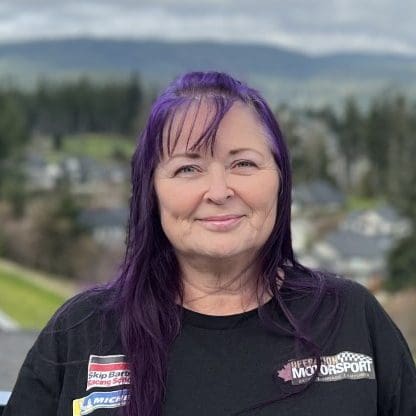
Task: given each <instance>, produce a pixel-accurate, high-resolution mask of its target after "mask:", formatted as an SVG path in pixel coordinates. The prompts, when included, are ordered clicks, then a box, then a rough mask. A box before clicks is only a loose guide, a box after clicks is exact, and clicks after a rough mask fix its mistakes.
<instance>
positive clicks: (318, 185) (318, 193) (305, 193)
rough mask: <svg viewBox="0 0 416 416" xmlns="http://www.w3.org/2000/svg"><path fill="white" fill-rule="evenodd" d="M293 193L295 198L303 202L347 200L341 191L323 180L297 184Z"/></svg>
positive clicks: (321, 202)
mask: <svg viewBox="0 0 416 416" xmlns="http://www.w3.org/2000/svg"><path fill="white" fill-rule="evenodd" d="M293 194H294V195H293V199H294V200H295V201H297V202H300V203H302V204H317V205H325V204H334V203H335V204H343V203H344V201H345V196H344V194H343V193H342V192H341V191H339V190H338V189H337V188H335V187H334V186H332V185H331V184H330V183H328V182H325V181H321V180H319V181H312V182H309V183H304V184H300V185H298V186H295V187H294V188H293Z"/></svg>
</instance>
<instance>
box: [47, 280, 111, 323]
mask: <svg viewBox="0 0 416 416" xmlns="http://www.w3.org/2000/svg"><path fill="white" fill-rule="evenodd" d="M112 295H113V291H112V289H108V288H105V287H97V288H93V289H89V290H86V291H84V292H81V293H78V294H77V295H75V296H73V297H71V298H70V299H68V300H67V301H66V302H65V303H64V304H63V305H62V306H61V307H59V308H58V310H57V311H56V312H55V313H54V315H53V316H52V317H51V319H50V320H49V322H48V324H47V325H46V327H45V330H48V329H51V330H59V331H61V330H64V331H65V330H70V329H72V328H75V327H77V326H79V325H82V324H86V323H88V322H90V324H91V322H92V325H94V322H97V320H98V319H101V318H102V317H103V316H105V315H108V313H107V310H108V307H107V304H108V301H109V300H110V299H111V298H112Z"/></svg>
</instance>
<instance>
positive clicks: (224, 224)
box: [198, 215, 244, 231]
mask: <svg viewBox="0 0 416 416" xmlns="http://www.w3.org/2000/svg"><path fill="white" fill-rule="evenodd" d="M243 217H244V215H218V216H213V217H206V218H201V219H199V220H198V222H199V223H200V224H201V225H202V226H203V227H205V228H206V229H208V230H211V231H228V230H231V229H232V228H234V227H235V226H236V225H237V224H238V223H239V222H240V221H241V219H242V218H243Z"/></svg>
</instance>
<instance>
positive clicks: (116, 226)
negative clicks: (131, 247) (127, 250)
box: [78, 207, 129, 247]
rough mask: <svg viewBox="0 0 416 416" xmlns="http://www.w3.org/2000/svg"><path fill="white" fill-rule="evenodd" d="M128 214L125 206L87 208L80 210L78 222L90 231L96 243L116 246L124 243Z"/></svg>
mask: <svg viewBox="0 0 416 416" xmlns="http://www.w3.org/2000/svg"><path fill="white" fill-rule="evenodd" d="M128 215H129V210H128V208H127V207H118V208H98V209H89V210H84V211H82V212H81V214H80V216H79V217H78V222H79V223H80V224H81V225H83V226H85V227H86V228H88V229H89V230H90V231H91V234H92V236H93V238H94V240H95V241H96V242H97V243H98V244H101V245H103V246H106V247H117V246H121V245H124V242H125V239H126V226H127V220H128Z"/></svg>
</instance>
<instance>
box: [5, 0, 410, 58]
mask: <svg viewBox="0 0 416 416" xmlns="http://www.w3.org/2000/svg"><path fill="white" fill-rule="evenodd" d="M415 18H416V1H414V0H400V1H397V0H396V1H395V0H285V1H282V0H117V1H115V0H81V1H80V0H75V1H71V0H67V1H64V0H61V1H59V0H58V1H57V0H0V42H8V41H21V40H33V39H39V38H54V39H55V38H63V37H79V36H92V37H104V38H136V39H137V38H139V39H143V38H153V39H155V38H156V39H165V40H216V41H224V42H256V43H264V44H271V45H276V46H283V47H286V48H290V49H294V50H297V51H302V52H305V53H307V54H311V55H317V54H318V55H319V54H326V53H331V52H341V51H365V52H394V53H401V54H408V55H416V30H415V29H414V26H415V23H414V20H415Z"/></svg>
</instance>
